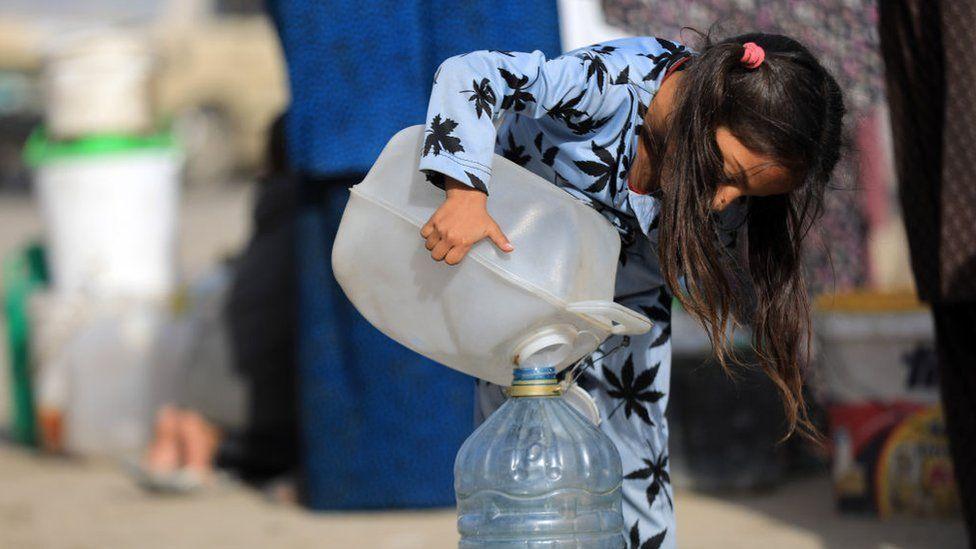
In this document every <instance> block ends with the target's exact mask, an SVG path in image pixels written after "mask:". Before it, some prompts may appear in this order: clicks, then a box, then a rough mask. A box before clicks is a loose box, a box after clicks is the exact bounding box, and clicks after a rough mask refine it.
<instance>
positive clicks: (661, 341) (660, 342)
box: [650, 324, 671, 349]
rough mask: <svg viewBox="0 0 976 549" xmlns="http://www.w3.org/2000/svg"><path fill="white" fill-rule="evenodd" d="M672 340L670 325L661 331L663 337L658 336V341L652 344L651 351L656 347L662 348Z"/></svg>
mask: <svg viewBox="0 0 976 549" xmlns="http://www.w3.org/2000/svg"><path fill="white" fill-rule="evenodd" d="M670 339H671V325H670V324H668V325H667V326H666V327H665V328H664V329H663V330H661V335H659V336H657V339H655V340H654V341H652V342H651V347H650V348H651V349H653V348H655V347H660V346H661V345H664V344H665V343H667V342H668V340H670Z"/></svg>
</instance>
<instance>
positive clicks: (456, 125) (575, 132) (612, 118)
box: [419, 37, 691, 549]
mask: <svg viewBox="0 0 976 549" xmlns="http://www.w3.org/2000/svg"><path fill="white" fill-rule="evenodd" d="M690 55H691V52H690V51H689V50H687V49H686V48H685V47H684V46H682V45H680V44H676V43H674V42H671V41H668V40H663V39H656V38H651V37H637V38H625V39H621V40H615V41H611V42H605V43H601V44H597V45H594V46H589V47H585V48H581V49H578V50H574V51H570V52H567V53H565V54H563V55H562V56H560V57H558V58H555V59H551V60H547V59H546V58H545V56H544V55H543V54H542V52H539V51H535V52H531V53H521V52H508V51H476V52H472V53H468V54H464V55H459V56H456V57H452V58H449V59H447V60H446V61H445V62H444V63H443V64H442V65H441V66H440V68H439V69H438V71H437V73H436V75H435V76H434V85H433V91H432V93H431V99H430V106H429V109H428V112H427V120H426V138H425V142H424V151H423V155H422V158H421V161H420V166H419V168H420V169H421V170H422V171H424V172H426V173H427V177H428V179H430V180H431V181H432V182H433V183H435V184H441V183H442V182H443V175H445V174H446V175H448V176H450V177H452V178H454V179H456V180H458V181H460V182H461V183H464V184H466V185H470V186H472V187H475V188H478V189H480V190H482V191H485V192H487V193H489V200H490V193H491V160H492V155H493V153H496V152H497V153H498V154H501V155H503V156H505V157H506V158H508V159H510V160H512V161H514V162H516V163H517V164H520V165H521V166H523V167H525V168H527V169H528V170H530V171H532V172H534V173H536V174H538V175H540V176H542V177H543V178H545V179H546V180H548V181H551V182H552V183H553V184H555V185H558V186H559V187H561V188H562V189H564V190H565V191H566V192H568V193H570V194H571V195H573V196H574V197H576V198H577V199H579V200H581V201H583V202H584V203H586V204H587V205H589V206H591V207H593V208H595V209H596V210H597V211H599V212H600V213H601V214H603V215H604V216H605V217H606V218H607V219H608V220H609V221H610V222H611V223H612V224H613V225H614V227H616V229H617V230H618V232H619V233H620V238H621V252H620V260H619V261H620V263H619V266H618V272H617V280H616V289H615V294H616V296H615V300H616V301H617V302H619V303H621V304H623V305H626V306H628V307H630V308H632V309H634V310H635V311H638V312H641V313H643V314H645V315H647V316H648V317H649V318H651V319H652V320H653V321H654V322H655V324H654V327H653V329H652V330H651V331H650V332H649V333H647V334H643V335H639V336H613V337H611V338H610V339H608V340H607V341H606V342H604V344H603V345H602V346H601V347H600V348H599V349H598V350H597V351H596V352H594V353H593V355H591V356H590V357H589V358H587V359H586V360H585V361H584V364H583V366H584V368H585V369H584V370H583V373H582V375H581V376H580V385H581V386H582V387H583V388H584V389H586V390H587V391H588V392H589V393H590V395H591V396H593V398H594V399H595V400H596V403H597V405H598V407H599V409H600V413H601V416H602V418H603V421H602V424H601V425H600V428H601V429H602V430H603V431H604V432H605V433H606V434H607V435H608V436H609V437H610V438H611V439H612V440H613V441H614V443H615V444H616V445H617V448H618V450H619V451H620V456H621V459H622V460H623V471H624V475H625V479H624V485H623V498H624V506H623V511H624V519H625V522H626V525H627V528H628V534H629V539H630V543H631V545H632V546H633V547H635V548H641V549H643V548H657V547H662V548H670V547H674V546H675V533H674V502H673V495H672V490H671V484H670V477H669V474H668V470H669V467H668V423H667V420H666V419H665V409H666V408H667V404H668V387H669V383H670V377H671V325H670V320H671V293H670V292H669V291H668V289H667V288H666V287H665V284H664V280H663V278H662V276H661V270H660V266H659V264H658V257H657V243H658V230H657V222H658V211H659V204H658V201H657V199H656V198H654V197H653V196H650V195H642V194H638V193H635V192H633V191H631V190H630V189H629V188H628V185H627V172H628V170H629V168H630V166H631V165H632V163H633V160H634V158H635V155H636V152H637V144H638V134H637V128H639V127H641V124H642V121H643V117H644V114H645V112H646V109H647V107H648V105H649V104H650V102H651V99H652V98H653V97H654V94H655V93H656V92H657V90H658V88H659V87H660V85H661V83H662V82H663V79H664V77H665V74H666V73H667V71H668V69H669V68H670V67H671V66H674V65H675V64H676V63H678V62H679V61H681V60H682V59H684V58H686V57H688V56H690ZM515 245H516V246H517V245H518V243H517V242H516V243H515ZM478 390H479V400H480V401H481V403H480V405H481V406H482V408H488V409H490V408H492V407H493V406H495V405H497V404H500V400H501V399H500V396H501V394H500V391H499V388H498V387H496V386H491V385H489V384H487V383H479V389H478Z"/></svg>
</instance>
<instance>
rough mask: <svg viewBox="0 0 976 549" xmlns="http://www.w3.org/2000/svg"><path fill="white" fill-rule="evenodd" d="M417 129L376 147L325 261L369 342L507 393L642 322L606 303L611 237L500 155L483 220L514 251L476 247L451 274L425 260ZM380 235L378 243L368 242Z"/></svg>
mask: <svg viewBox="0 0 976 549" xmlns="http://www.w3.org/2000/svg"><path fill="white" fill-rule="evenodd" d="M423 140H424V130H423V127H422V126H414V127H411V128H407V129H405V130H403V131H401V132H399V133H398V134H396V135H395V136H394V137H393V139H391V140H390V142H389V143H388V144H387V146H386V148H384V150H383V153H382V154H381V155H380V158H379V159H378V160H377V161H376V163H375V164H374V165H373V168H372V169H371V170H370V172H369V174H368V175H367V176H366V179H365V180H364V181H363V182H362V183H360V184H359V185H356V186H355V187H353V189H352V197H351V198H350V200H349V204H348V206H347V207H346V210H345V212H344V214H343V217H342V223H341V225H340V227H339V232H338V236H337V237H336V241H335V245H334V247H333V253H332V265H333V270H334V272H335V276H336V279H337V280H338V281H339V284H340V285H341V286H342V289H343V290H344V291H345V293H346V295H347V296H348V297H349V299H350V301H352V303H353V304H354V305H355V306H356V308H357V309H359V311H360V312H361V313H362V314H363V316H364V317H366V319H367V320H369V321H370V322H371V323H372V324H373V325H374V326H376V327H377V328H378V329H379V330H380V331H382V332H383V333H385V334H386V335H388V336H390V337H391V338H393V339H394V340H396V341H398V342H400V343H401V344H403V345H405V346H406V347H408V348H410V349H412V350H414V351H416V352H418V353H420V354H422V355H424V356H426V357H428V358H430V359H432V360H435V361H437V362H440V363H442V364H445V365H447V366H450V367H451V368H454V369H456V370H459V371H461V372H464V373H467V374H470V375H473V376H475V377H478V378H481V379H484V380H487V381H490V382H493V383H496V384H500V385H510V384H511V381H512V368H513V367H514V366H515V365H517V364H519V363H521V362H524V361H525V360H526V359H527V358H528V357H529V356H532V355H535V354H538V353H543V354H544V355H545V357H546V358H545V360H544V362H546V363H547V364H550V365H555V366H556V367H557V368H561V367H564V366H568V365H569V364H571V363H573V362H574V361H576V360H578V359H579V358H581V357H583V356H585V355H586V354H588V353H590V352H592V351H593V350H594V349H596V348H597V346H598V345H599V344H600V343H601V342H602V341H603V340H604V339H606V338H607V336H609V335H610V334H611V333H615V334H627V333H629V334H635V333H643V332H646V331H647V330H649V329H650V321H649V320H648V319H647V318H646V317H644V316H642V315H640V314H638V313H635V312H634V311H632V310H630V309H628V308H626V307H624V306H622V305H619V304H617V303H614V302H613V288H614V282H615V275H616V269H617V259H618V254H619V251H620V237H619V235H618V234H617V233H616V231H614V229H613V228H612V227H611V225H610V223H609V222H607V220H606V219H604V218H603V217H602V216H601V215H600V214H598V213H597V212H596V211H594V210H593V209H592V208H589V207H588V206H586V205H584V204H582V203H580V202H579V201H577V200H575V199H574V198H572V197H571V196H570V195H568V194H567V193H565V192H564V191H562V190H560V189H558V188H557V187H555V186H554V185H552V184H550V183H548V182H546V181H545V180H543V179H542V178H540V177H539V176H537V175H534V174H532V173H530V172H529V171H527V170H525V169H523V168H521V167H519V166H518V165H516V164H514V163H513V162H511V161H509V160H506V159H504V158H502V157H500V156H497V155H496V156H495V159H494V163H493V164H492V193H491V199H490V200H489V201H488V210H489V212H490V213H491V215H492V216H493V217H494V218H495V220H496V221H497V222H498V223H499V225H500V226H501V227H502V230H503V231H505V233H506V234H507V235H508V237H509V238H510V239H511V241H512V242H513V244H514V245H515V251H514V252H512V253H510V254H504V253H502V252H500V251H498V250H497V249H495V248H494V246H493V244H492V243H491V242H488V241H482V242H479V243H478V244H476V245H475V246H474V247H473V248H472V250H471V252H470V253H469V254H468V257H467V258H466V259H465V260H464V261H462V262H461V264H460V265H458V266H453V267H452V266H449V265H445V264H443V263H436V262H434V261H432V260H431V258H430V253H429V252H428V251H427V250H426V248H425V247H424V242H423V239H421V238H420V235H419V232H420V228H421V227H422V226H423V225H424V223H426V221H427V219H428V218H430V216H431V215H432V214H433V213H434V211H435V210H436V209H437V207H438V206H440V204H441V203H442V202H443V200H444V192H443V191H441V190H439V189H437V188H436V187H434V186H433V185H431V184H430V182H428V181H427V180H426V179H425V177H424V175H423V174H422V173H420V172H419V171H418V170H417V164H418V162H419V159H420V152H421V148H422V145H423ZM377 235H382V238H379V237H377Z"/></svg>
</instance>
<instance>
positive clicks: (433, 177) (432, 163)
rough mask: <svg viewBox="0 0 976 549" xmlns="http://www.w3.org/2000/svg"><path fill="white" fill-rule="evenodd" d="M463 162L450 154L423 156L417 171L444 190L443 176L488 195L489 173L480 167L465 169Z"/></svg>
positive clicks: (464, 162)
mask: <svg viewBox="0 0 976 549" xmlns="http://www.w3.org/2000/svg"><path fill="white" fill-rule="evenodd" d="M466 164H469V162H466V161H465V160H463V159H461V158H458V157H456V156H454V155H450V154H445V153H441V154H437V155H432V156H425V157H423V158H421V159H420V165H419V166H418V169H419V170H420V171H422V172H424V173H425V174H426V176H427V180H428V181H430V182H431V183H433V184H434V185H436V186H438V187H440V188H442V189H443V188H444V176H445V175H446V176H448V177H451V178H454V179H456V180H458V181H459V182H461V183H462V184H464V185H467V186H469V187H471V188H474V189H478V190H479V191H481V192H483V193H485V194H488V181H489V179H491V172H490V171H488V170H485V169H484V168H483V167H480V166H471V167H466Z"/></svg>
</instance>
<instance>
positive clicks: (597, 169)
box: [573, 141, 617, 193]
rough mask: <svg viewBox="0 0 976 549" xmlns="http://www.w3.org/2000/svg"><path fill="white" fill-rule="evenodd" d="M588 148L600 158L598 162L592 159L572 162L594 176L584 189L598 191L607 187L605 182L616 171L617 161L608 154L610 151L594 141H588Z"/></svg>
mask: <svg viewBox="0 0 976 549" xmlns="http://www.w3.org/2000/svg"><path fill="white" fill-rule="evenodd" d="M590 149H592V150H593V154H595V155H596V156H597V158H598V159H599V160H600V161H599V162H595V161H593V160H574V161H573V163H574V164H576V167H578V168H579V169H580V170H582V171H583V173H585V174H587V175H591V176H593V177H595V178H596V181H594V182H593V184H592V185H590V186H589V187H587V188H586V189H585V191H586V192H588V193H594V192H600V191H602V190H603V189H605V188H606V187H607V183H609V182H610V179H611V178H612V177H613V176H614V175H615V174H616V173H617V161H616V160H615V159H614V157H613V155H612V154H610V151H608V150H607V149H605V148H604V147H601V146H600V145H597V144H596V141H591V142H590Z"/></svg>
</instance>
